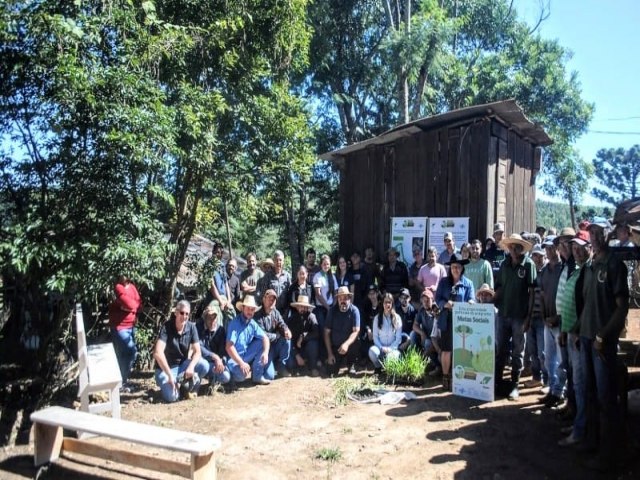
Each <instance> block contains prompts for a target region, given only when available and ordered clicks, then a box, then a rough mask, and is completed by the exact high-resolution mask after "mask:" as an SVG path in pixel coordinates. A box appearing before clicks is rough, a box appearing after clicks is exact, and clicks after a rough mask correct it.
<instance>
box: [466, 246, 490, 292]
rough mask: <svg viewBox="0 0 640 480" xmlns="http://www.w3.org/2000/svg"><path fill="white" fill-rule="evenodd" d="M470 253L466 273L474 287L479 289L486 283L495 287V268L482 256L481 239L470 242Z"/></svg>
mask: <svg viewBox="0 0 640 480" xmlns="http://www.w3.org/2000/svg"><path fill="white" fill-rule="evenodd" d="M469 253H470V255H469V263H468V264H467V266H466V267H465V269H464V274H465V276H466V277H467V278H468V279H469V280H471V283H473V288H475V289H476V290H478V289H479V288H480V287H481V286H482V285H483V284H485V283H486V284H487V285H489V286H490V287H491V288H493V270H492V269H491V264H490V263H489V262H487V261H486V260H485V259H483V258H482V257H481V255H482V242H481V241H480V240H479V239H477V238H476V239H475V240H473V241H472V242H471V243H470V245H469Z"/></svg>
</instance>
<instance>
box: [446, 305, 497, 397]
mask: <svg viewBox="0 0 640 480" xmlns="http://www.w3.org/2000/svg"><path fill="white" fill-rule="evenodd" d="M495 318H496V314H495V307H494V306H493V305H491V304H488V303H487V304H480V303H475V304H472V303H460V302H458V303H455V304H454V306H453V361H452V363H451V374H452V375H451V376H452V379H453V393H454V394H455V395H460V396H462V397H469V398H475V399H478V400H486V401H488V402H492V401H493V400H494V384H495Z"/></svg>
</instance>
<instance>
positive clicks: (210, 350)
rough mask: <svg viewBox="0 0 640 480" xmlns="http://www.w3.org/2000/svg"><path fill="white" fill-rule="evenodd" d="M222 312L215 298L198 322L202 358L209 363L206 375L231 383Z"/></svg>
mask: <svg viewBox="0 0 640 480" xmlns="http://www.w3.org/2000/svg"><path fill="white" fill-rule="evenodd" d="M221 321H222V312H221V311H220V306H219V305H218V302H216V301H215V300H214V301H213V302H211V303H210V304H209V305H208V306H207V308H205V309H204V312H203V314H202V318H201V319H200V320H198V322H197V323H196V330H197V331H198V337H199V339H200V352H201V353H202V358H203V359H205V360H206V361H207V362H208V363H209V372H208V373H207V375H206V377H207V378H208V379H209V381H210V382H211V381H213V382H215V383H221V384H225V383H229V380H231V374H230V373H229V370H227V367H226V365H225V357H226V355H227V352H226V350H225V342H226V338H227V333H226V332H225V330H224V327H223V326H222V325H221Z"/></svg>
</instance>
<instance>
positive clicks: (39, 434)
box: [33, 423, 63, 467]
mask: <svg viewBox="0 0 640 480" xmlns="http://www.w3.org/2000/svg"><path fill="white" fill-rule="evenodd" d="M33 429H34V443H35V453H34V456H33V463H34V465H35V466H36V467H38V466H40V465H44V464H45V463H49V462H53V461H55V460H57V459H58V458H59V457H60V448H61V447H62V435H63V432H62V427H56V426H53V425H44V424H42V423H34V424H33Z"/></svg>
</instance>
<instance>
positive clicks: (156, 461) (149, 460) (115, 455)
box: [62, 438, 215, 478]
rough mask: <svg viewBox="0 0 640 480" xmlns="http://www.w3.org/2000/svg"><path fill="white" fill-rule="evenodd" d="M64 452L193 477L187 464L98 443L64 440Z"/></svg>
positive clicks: (73, 439) (72, 439) (71, 439)
mask: <svg viewBox="0 0 640 480" xmlns="http://www.w3.org/2000/svg"><path fill="white" fill-rule="evenodd" d="M62 452H63V454H64V453H65V452H73V453H79V454H82V455H89V456H91V457H97V458H103V459H105V460H111V461H112V462H116V463H122V464H124V465H130V466H132V467H137V468H145V469H147V470H154V471H156V472H165V473H171V474H173V475H179V476H181V477H185V478H190V477H191V469H192V467H191V465H187V464H186V463H182V462H178V461H176V460H167V459H164V458H159V457H154V456H152V455H146V454H143V453H137V452H133V451H130V450H121V449H118V448H113V447H105V446H102V445H98V444H96V443H92V442H87V441H84V440H77V439H75V438H65V439H64V441H63V443H62ZM211 456H212V454H211ZM211 456H207V458H210V457H211ZM214 465H215V462H214ZM214 470H215V467H214Z"/></svg>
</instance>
